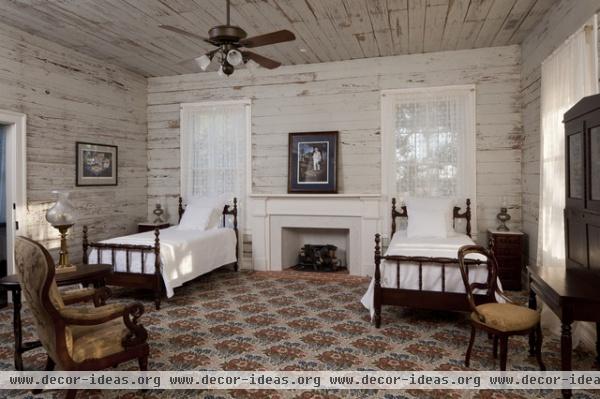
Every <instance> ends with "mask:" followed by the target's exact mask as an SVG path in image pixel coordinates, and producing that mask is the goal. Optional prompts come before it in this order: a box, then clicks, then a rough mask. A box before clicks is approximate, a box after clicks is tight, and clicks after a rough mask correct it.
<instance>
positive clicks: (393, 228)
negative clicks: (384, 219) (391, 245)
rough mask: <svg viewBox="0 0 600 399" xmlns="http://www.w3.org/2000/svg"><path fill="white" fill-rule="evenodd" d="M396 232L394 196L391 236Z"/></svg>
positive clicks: (393, 200) (393, 199)
mask: <svg viewBox="0 0 600 399" xmlns="http://www.w3.org/2000/svg"><path fill="white" fill-rule="evenodd" d="M395 232H396V198H392V234H391V235H390V237H393V236H394V233H395Z"/></svg>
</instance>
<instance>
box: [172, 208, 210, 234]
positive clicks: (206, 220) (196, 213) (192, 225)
mask: <svg viewBox="0 0 600 399" xmlns="http://www.w3.org/2000/svg"><path fill="white" fill-rule="evenodd" d="M215 221H216V224H218V214H217V213H216V211H215V209H214V208H203V207H199V206H193V205H188V206H186V208H185V212H184V213H183V216H182V217H181V221H180V222H179V226H177V228H178V229H179V230H202V231H204V230H209V229H212V228H213V227H215Z"/></svg>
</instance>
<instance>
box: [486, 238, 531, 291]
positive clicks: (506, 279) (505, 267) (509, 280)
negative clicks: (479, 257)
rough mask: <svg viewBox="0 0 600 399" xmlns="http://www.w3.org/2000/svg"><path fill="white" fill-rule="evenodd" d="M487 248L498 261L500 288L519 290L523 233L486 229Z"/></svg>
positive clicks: (523, 248)
mask: <svg viewBox="0 0 600 399" xmlns="http://www.w3.org/2000/svg"><path fill="white" fill-rule="evenodd" d="M488 248H489V249H490V250H491V251H492V252H493V253H494V256H496V260H497V261H498V277H499V278H500V282H502V288H504V289H507V290H515V291H520V290H521V273H522V271H523V266H524V264H525V262H524V260H525V255H524V251H525V234H524V233H522V232H520V231H499V230H488Z"/></svg>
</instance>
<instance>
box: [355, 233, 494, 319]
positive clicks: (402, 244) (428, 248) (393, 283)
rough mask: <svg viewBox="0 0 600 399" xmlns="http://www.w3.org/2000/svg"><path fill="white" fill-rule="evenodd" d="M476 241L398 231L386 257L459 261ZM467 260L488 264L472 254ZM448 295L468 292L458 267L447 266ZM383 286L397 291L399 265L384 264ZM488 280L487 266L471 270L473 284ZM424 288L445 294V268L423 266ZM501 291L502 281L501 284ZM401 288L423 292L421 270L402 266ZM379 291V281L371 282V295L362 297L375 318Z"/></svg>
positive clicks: (388, 262)
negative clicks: (462, 252)
mask: <svg viewBox="0 0 600 399" xmlns="http://www.w3.org/2000/svg"><path fill="white" fill-rule="evenodd" d="M472 244H474V242H473V240H472V239H471V238H470V237H469V236H467V235H465V234H458V233H456V234H455V235H452V236H448V237H446V238H433V237H432V238H424V237H419V238H412V237H411V238H409V237H407V236H406V231H398V232H397V233H396V234H394V237H393V238H392V241H391V242H390V245H389V247H388V249H387V251H386V253H385V255H386V256H391V255H402V256H427V257H435V258H456V257H457V255H458V249H459V248H460V247H462V246H463V245H472ZM467 259H474V260H477V259H479V260H485V257H484V256H482V255H479V254H470V255H468V256H467ZM445 269H446V270H445V281H446V284H445V292H459V293H460V292H465V285H464V283H463V281H462V276H461V274H460V269H459V267H458V265H446V267H445ZM380 270H381V286H382V287H387V288H396V287H397V279H396V262H391V261H385V260H384V261H382V262H381V269H380ZM487 277H488V272H487V266H486V265H478V266H474V265H471V266H469V281H470V282H471V283H473V282H482V283H484V282H486V281H487ZM422 283H423V286H422V289H423V290H424V291H442V266H441V265H439V264H432V263H429V264H428V263H424V264H423V280H422ZM498 286H499V287H500V288H502V287H501V285H500V280H498ZM400 288H403V289H411V290H418V289H419V266H418V264H415V263H402V262H401V263H400ZM374 291H375V279H374V278H373V279H371V284H369V288H368V289H367V292H366V293H365V295H364V296H363V297H362V300H361V303H362V304H363V305H364V306H365V307H366V308H367V309H369V311H370V312H371V317H373V315H374V313H375V308H374V307H373V294H374ZM496 300H497V301H498V302H503V300H502V298H501V297H497V298H496Z"/></svg>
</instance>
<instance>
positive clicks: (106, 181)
mask: <svg viewBox="0 0 600 399" xmlns="http://www.w3.org/2000/svg"><path fill="white" fill-rule="evenodd" d="M118 176H119V148H118V147H117V146H116V145H108V144H96V143H85V142H82V141H78V142H76V143H75V185H76V186H78V187H81V186H116V185H117V184H118Z"/></svg>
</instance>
